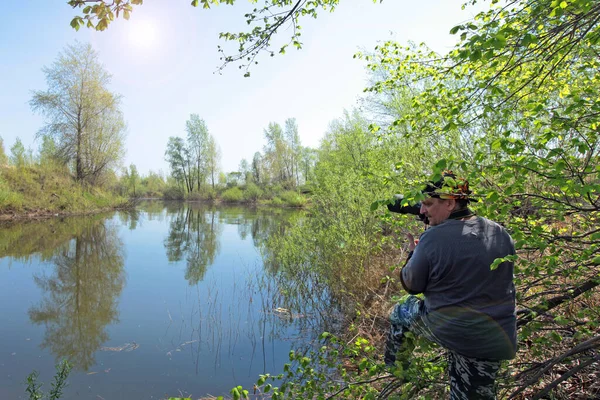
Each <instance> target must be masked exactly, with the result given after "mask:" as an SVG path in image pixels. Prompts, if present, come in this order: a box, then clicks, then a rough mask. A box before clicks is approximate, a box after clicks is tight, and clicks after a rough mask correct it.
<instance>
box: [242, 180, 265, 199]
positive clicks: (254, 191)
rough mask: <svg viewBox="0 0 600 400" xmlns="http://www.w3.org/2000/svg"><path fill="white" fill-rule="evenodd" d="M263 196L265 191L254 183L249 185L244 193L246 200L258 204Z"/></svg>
mask: <svg viewBox="0 0 600 400" xmlns="http://www.w3.org/2000/svg"><path fill="white" fill-rule="evenodd" d="M262 195H263V191H262V190H261V189H260V188H259V187H258V186H256V185H255V184H254V183H248V184H247V185H246V190H245V191H244V200H246V201H252V202H256V201H258V200H259V199H260V198H261V196H262Z"/></svg>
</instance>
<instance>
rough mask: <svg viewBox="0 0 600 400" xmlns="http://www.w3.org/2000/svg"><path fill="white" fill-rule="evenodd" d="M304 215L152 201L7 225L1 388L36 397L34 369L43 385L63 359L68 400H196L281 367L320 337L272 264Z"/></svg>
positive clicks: (0, 269) (1, 287) (13, 395)
mask: <svg viewBox="0 0 600 400" xmlns="http://www.w3.org/2000/svg"><path fill="white" fill-rule="evenodd" d="M298 213H299V212H298V211H290V210H282V209H247V208H242V207H214V206H207V205H202V204H194V203H189V204H182V203H162V202H148V203H145V204H142V205H141V206H140V207H139V209H138V210H136V211H134V212H115V213H110V214H103V215H93V216H85V217H68V218H55V219H51V220H44V221H27V222H18V223H9V224H4V225H3V226H2V227H0V398H1V399H25V398H27V397H26V394H25V391H24V390H25V385H24V384H23V382H24V381H25V379H26V377H27V375H28V374H29V373H30V372H32V371H33V370H37V371H38V372H39V374H40V376H39V380H40V381H41V382H44V383H45V384H44V386H43V390H44V392H47V391H48V390H49V389H50V382H51V380H52V377H53V375H54V372H55V370H54V365H55V364H56V363H57V362H58V361H60V360H62V359H64V358H68V359H69V360H70V361H71V363H72V364H73V366H74V369H73V371H72V373H71V375H70V376H69V379H68V382H69V386H68V387H67V389H66V390H65V392H64V397H63V398H64V399H94V400H102V399H105V400H109V399H163V398H168V397H169V396H180V395H190V394H191V395H192V396H193V398H195V399H197V398H199V397H202V396H206V395H214V396H218V395H226V394H228V393H229V390H230V389H231V388H232V387H234V386H236V385H243V386H244V387H245V388H247V389H251V388H252V384H253V383H254V382H256V379H257V378H258V375H259V374H262V373H266V372H269V373H272V374H277V373H280V372H282V371H283V365H284V364H285V363H286V362H288V353H289V351H290V349H292V348H298V347H303V346H307V345H308V344H309V343H310V342H311V341H312V340H314V339H315V338H316V337H317V336H318V334H319V333H320V326H319V324H320V322H319V321H317V319H316V317H313V315H315V314H316V313H315V314H313V313H310V310H308V311H307V310H306V309H305V310H303V312H302V313H301V312H299V311H297V310H292V309H290V308H288V306H287V304H288V303H289V299H288V300H286V299H285V298H284V297H283V296H282V292H283V291H282V290H280V289H279V287H278V280H277V273H276V268H275V266H273V265H269V263H267V262H265V261H263V260H264V259H265V257H264V256H263V255H264V254H265V253H266V252H267V250H266V249H265V243H266V241H267V240H268V238H269V237H270V236H271V235H281V234H285V228H286V226H287V225H289V224H290V220H291V218H292V217H293V216H296V217H297V216H298ZM291 302H292V303H293V300H292V301H291ZM290 304H291V303H290Z"/></svg>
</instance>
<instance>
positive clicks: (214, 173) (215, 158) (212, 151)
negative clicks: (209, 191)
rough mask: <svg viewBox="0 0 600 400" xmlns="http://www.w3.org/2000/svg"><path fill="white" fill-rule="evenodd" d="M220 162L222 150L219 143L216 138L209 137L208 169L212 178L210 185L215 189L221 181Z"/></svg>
mask: <svg viewBox="0 0 600 400" xmlns="http://www.w3.org/2000/svg"><path fill="white" fill-rule="evenodd" d="M220 160H221V150H220V149H219V146H218V145H217V142H215V138H214V137H212V135H209V137H208V149H207V163H206V168H207V172H208V176H209V178H210V184H211V186H212V188H213V189H214V188H215V184H216V183H217V180H218V179H219V169H220V167H219V164H220Z"/></svg>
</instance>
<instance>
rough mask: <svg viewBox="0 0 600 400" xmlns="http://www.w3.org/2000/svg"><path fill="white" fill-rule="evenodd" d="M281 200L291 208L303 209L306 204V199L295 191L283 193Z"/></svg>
mask: <svg viewBox="0 0 600 400" xmlns="http://www.w3.org/2000/svg"><path fill="white" fill-rule="evenodd" d="M281 199H282V200H283V201H284V202H285V203H286V204H287V205H288V206H291V207H302V206H304V205H305V204H306V198H305V197H304V196H302V195H301V194H300V193H297V192H295V191H293V190H287V191H285V192H283V193H282V194H281Z"/></svg>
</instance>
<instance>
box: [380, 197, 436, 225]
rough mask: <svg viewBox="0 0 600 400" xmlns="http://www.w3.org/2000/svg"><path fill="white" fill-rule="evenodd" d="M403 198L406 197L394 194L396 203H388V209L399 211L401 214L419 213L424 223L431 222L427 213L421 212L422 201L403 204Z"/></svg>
mask: <svg viewBox="0 0 600 400" xmlns="http://www.w3.org/2000/svg"><path fill="white" fill-rule="evenodd" d="M403 199H404V196H403V195H401V194H395V195H394V204H388V205H387V208H388V210H389V211H391V212H395V213H399V214H411V215H417V216H418V217H419V218H420V219H421V221H423V223H425V224H428V223H429V221H428V220H427V217H426V216H425V214H421V212H420V211H421V203H417V204H413V205H407V206H403V205H402V200H403Z"/></svg>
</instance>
